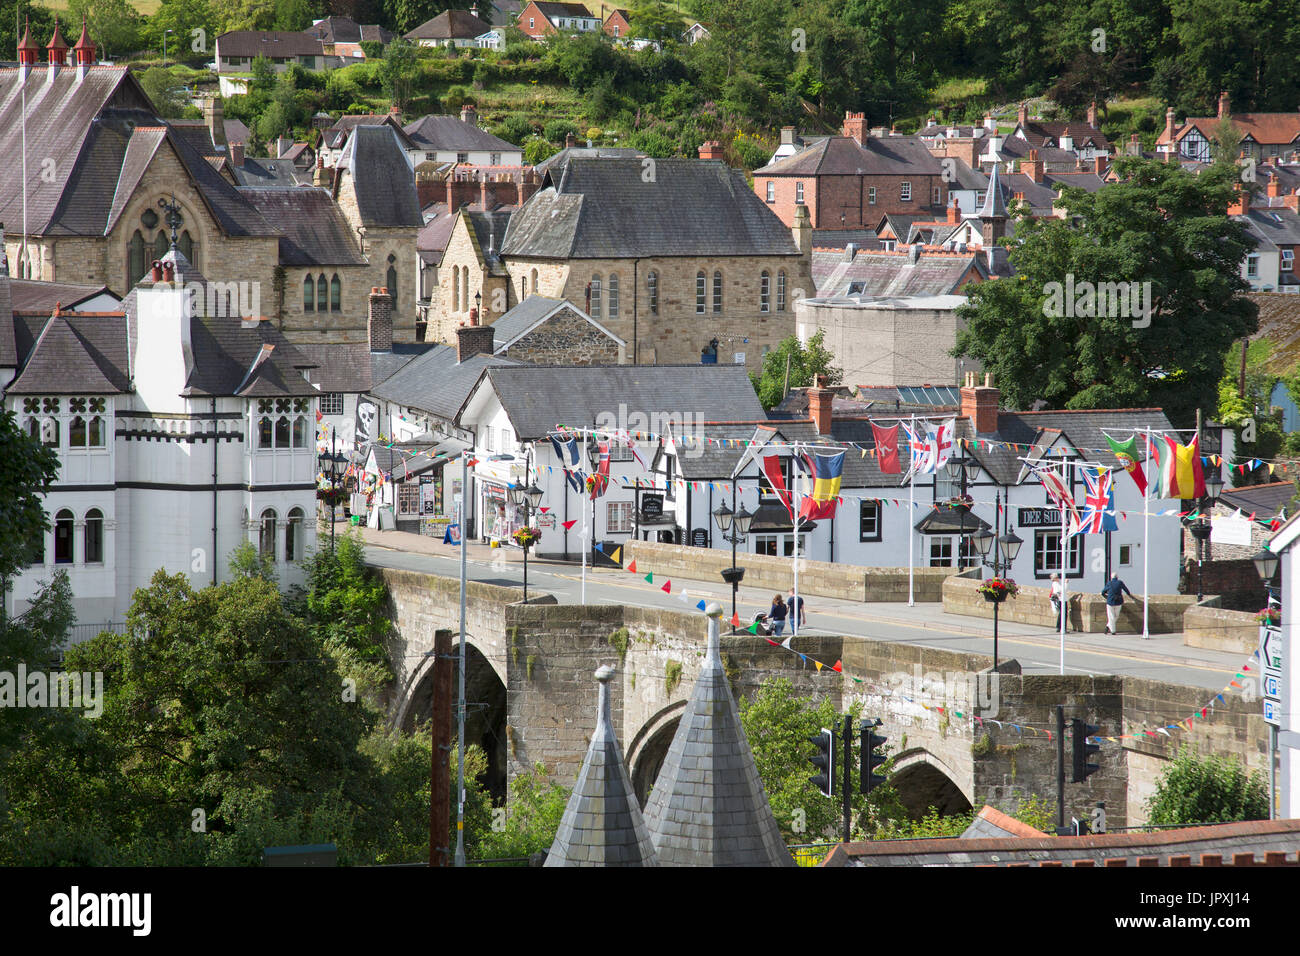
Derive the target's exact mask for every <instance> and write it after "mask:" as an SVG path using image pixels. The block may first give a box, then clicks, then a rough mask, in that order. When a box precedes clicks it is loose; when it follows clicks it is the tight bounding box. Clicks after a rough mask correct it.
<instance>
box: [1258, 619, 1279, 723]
mask: <svg viewBox="0 0 1300 956" xmlns="http://www.w3.org/2000/svg"><path fill="white" fill-rule="evenodd" d="M1259 660H1260V663H1261V664H1263V665H1264V686H1263V687H1262V688H1261V690H1262V691H1263V702H1264V719H1265V720H1266V721H1268V722H1269V723H1270V724H1274V725H1275V726H1278V727H1280V726H1282V716H1281V714H1282V632H1281V630H1279V629H1277V628H1273V627H1261V628H1260V629H1259Z"/></svg>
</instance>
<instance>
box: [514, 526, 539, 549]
mask: <svg viewBox="0 0 1300 956" xmlns="http://www.w3.org/2000/svg"><path fill="white" fill-rule="evenodd" d="M510 537H512V538H514V539H515V544H517V545H519V547H521V548H523V549H524V550H528V549H529V548H531V547H532V546H533V545H534V544H536V543H537V542H538V541H540V540H541V538H542V532H541V531H539V530H538V529H537V528H519V529H518V530H516V531H515V532H514V534H512V535H510Z"/></svg>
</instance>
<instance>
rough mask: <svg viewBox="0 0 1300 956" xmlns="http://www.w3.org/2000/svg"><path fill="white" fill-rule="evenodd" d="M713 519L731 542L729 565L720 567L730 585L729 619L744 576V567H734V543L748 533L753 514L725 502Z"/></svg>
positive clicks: (733, 494) (733, 500)
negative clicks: (729, 506) (731, 506)
mask: <svg viewBox="0 0 1300 956" xmlns="http://www.w3.org/2000/svg"><path fill="white" fill-rule="evenodd" d="M731 503H732V504H733V505H734V504H736V486H735V485H734V484H733V485H732V486H731ZM713 520H714V521H716V522H717V524H718V530H719V531H721V532H722V538H723V540H724V541H730V542H731V567H729V568H723V569H722V580H723V581H725V582H726V583H727V584H730V585H731V620H732V621H733V622H734V621H735V620H736V592H737V591H739V590H740V581H741V579H742V578H744V576H745V569H744V568H738V567H736V545H737V544H739V543H740V542H741V541H742V540H743V539H744V538H745V537H746V536H747V535H748V534H749V526H750V524H751V523H753V521H754V516H753V515H752V514H750V513H749V512H748V511H746V510H745V506H744V505H741V506H740V508H739V510H732V509H731V508H728V507H727V505H726V502H723V503H722V504H720V505H718V507H717V508H716V509H715V510H714V512H713ZM731 633H732V634H735V633H736V625H735V624H734V623H733V624H732V625H731Z"/></svg>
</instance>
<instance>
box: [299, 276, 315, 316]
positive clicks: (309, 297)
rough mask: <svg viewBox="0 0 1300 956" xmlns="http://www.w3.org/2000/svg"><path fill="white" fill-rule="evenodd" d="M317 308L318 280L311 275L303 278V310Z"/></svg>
mask: <svg viewBox="0 0 1300 956" xmlns="http://www.w3.org/2000/svg"><path fill="white" fill-rule="evenodd" d="M315 308H316V280H315V279H313V278H312V277H311V276H310V275H308V276H307V278H305V279H303V280H302V310H303V311H304V312H312V311H314V310H315Z"/></svg>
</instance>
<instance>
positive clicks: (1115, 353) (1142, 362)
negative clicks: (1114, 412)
mask: <svg viewBox="0 0 1300 956" xmlns="http://www.w3.org/2000/svg"><path fill="white" fill-rule="evenodd" d="M1116 170H1117V171H1118V173H1119V176H1120V181H1119V182H1117V183H1115V184H1113V185H1111V186H1108V187H1106V188H1105V189H1102V190H1100V191H1098V192H1097V193H1095V194H1086V193H1084V192H1082V191H1081V190H1076V189H1069V188H1067V189H1064V190H1062V192H1061V198H1060V200H1059V202H1060V204H1061V206H1063V207H1064V209H1065V212H1066V216H1065V218H1063V219H1056V218H1051V219H1030V218H1027V217H1022V218H1020V219H1019V220H1018V222H1017V224H1016V237H1015V241H1014V242H1013V243H1011V244H1010V258H1011V263H1012V265H1013V266H1014V267H1015V269H1016V272H1017V275H1016V277H1015V278H1012V279H1002V280H998V281H995V282H986V283H982V284H980V285H979V286H976V287H974V288H971V289H970V297H969V302H968V304H967V305H966V306H964V307H963V308H962V309H961V310H960V312H959V315H960V316H961V317H962V318H963V319H964V320H965V321H966V322H967V323H968V325H967V328H966V329H965V330H963V331H961V332H959V333H958V335H957V346H956V348H955V349H954V350H953V354H954V355H959V356H960V355H966V356H970V357H973V358H977V359H979V360H981V361H982V362H983V363H984V367H985V368H986V369H988V370H989V371H991V372H992V373H993V375H994V379H995V380H996V381H997V382H998V383H999V385H1000V387H1001V388H1002V394H1003V398H1004V400H1005V401H1006V402H1007V404H1008V405H1009V406H1010V407H1012V408H1028V407H1029V406H1030V405H1031V404H1032V403H1034V402H1035V401H1037V400H1039V399H1041V400H1043V401H1045V402H1046V403H1047V405H1048V407H1052V408H1134V407H1147V406H1153V405H1154V406H1159V407H1162V408H1164V409H1165V411H1166V413H1167V414H1168V415H1169V416H1170V418H1171V419H1172V420H1173V422H1174V424H1175V425H1183V424H1186V423H1187V422H1188V421H1190V420H1191V419H1192V418H1193V417H1194V411H1195V409H1196V408H1198V407H1199V408H1201V409H1203V410H1205V411H1206V412H1207V413H1212V412H1213V410H1214V408H1215V405H1216V402H1217V394H1216V391H1217V383H1218V381H1219V379H1220V378H1221V376H1222V375H1223V369H1224V361H1223V356H1224V352H1225V350H1226V349H1227V348H1228V346H1229V345H1230V344H1231V343H1232V342H1233V341H1235V340H1237V339H1239V338H1242V337H1243V336H1245V335H1249V334H1250V333H1251V332H1253V331H1255V328H1256V326H1257V313H1258V310H1257V309H1256V307H1255V304H1254V303H1253V302H1251V301H1250V300H1249V299H1248V298H1246V297H1245V295H1244V294H1243V293H1245V292H1246V291H1247V286H1246V283H1245V281H1244V280H1243V279H1241V278H1240V276H1239V272H1238V270H1239V266H1240V263H1241V260H1242V258H1243V257H1244V256H1245V253H1246V250H1247V249H1248V248H1249V239H1248V237H1247V236H1246V233H1245V227H1244V226H1242V225H1241V224H1240V223H1237V222H1234V221H1233V220H1231V219H1229V218H1228V217H1227V215H1226V214H1225V211H1226V209H1227V205H1228V202H1229V200H1230V199H1231V198H1232V195H1233V187H1234V182H1235V167H1228V166H1226V165H1217V166H1215V167H1213V168H1211V169H1207V170H1204V171H1202V173H1201V174H1200V175H1199V176H1193V175H1192V174H1190V173H1188V172H1185V171H1184V170H1182V169H1181V168H1179V167H1178V166H1176V165H1170V164H1167V163H1155V162H1149V161H1145V160H1139V159H1129V158H1122V159H1120V160H1117V162H1116ZM1071 283H1073V284H1074V289H1075V293H1074V294H1075V297H1076V301H1074V302H1072V303H1070V304H1069V307H1067V306H1066V305H1065V303H1064V296H1065V294H1066V293H1065V290H1066V289H1068V288H1069V287H1070V284H1071ZM1083 283H1088V284H1089V288H1093V287H1096V286H1097V285H1098V284H1100V283H1132V284H1135V285H1132V286H1131V288H1133V289H1135V290H1139V291H1141V290H1144V289H1149V290H1150V298H1149V301H1150V316H1149V317H1147V318H1142V317H1141V316H1139V317H1138V318H1137V319H1134V318H1132V317H1129V316H1127V315H1126V314H1125V313H1126V312H1128V311H1129V310H1128V309H1124V310H1123V311H1121V310H1120V308H1118V306H1119V304H1120V303H1119V302H1118V301H1117V299H1118V296H1116V297H1111V298H1110V299H1109V301H1108V302H1107V303H1106V306H1107V307H1103V306H1102V305H1099V302H1100V300H1101V298H1102V297H1099V296H1095V295H1091V294H1090V295H1088V296H1085V294H1084V292H1083V291H1082V289H1083V286H1082V285H1081V284H1083ZM1147 283H1149V285H1147ZM1120 288H1124V287H1120ZM1145 300H1146V293H1145V292H1142V294H1141V295H1140V296H1139V311H1141V305H1142V303H1144V302H1145ZM1070 311H1073V312H1074V313H1075V314H1074V315H1072V316H1071V315H1069V314H1068V313H1069V312H1070Z"/></svg>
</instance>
